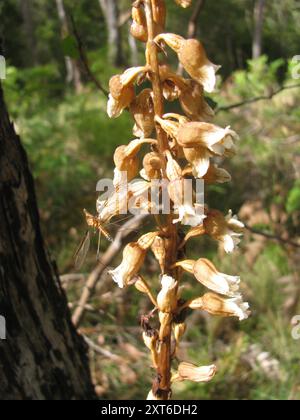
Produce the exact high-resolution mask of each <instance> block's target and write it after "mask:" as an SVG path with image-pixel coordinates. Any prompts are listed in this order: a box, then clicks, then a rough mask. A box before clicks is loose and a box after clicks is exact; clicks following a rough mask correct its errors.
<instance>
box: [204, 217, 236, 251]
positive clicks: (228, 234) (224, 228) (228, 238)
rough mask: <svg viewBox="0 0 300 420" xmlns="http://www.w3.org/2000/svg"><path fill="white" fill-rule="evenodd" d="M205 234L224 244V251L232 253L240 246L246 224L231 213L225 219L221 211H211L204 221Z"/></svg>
mask: <svg viewBox="0 0 300 420" xmlns="http://www.w3.org/2000/svg"><path fill="white" fill-rule="evenodd" d="M204 227H205V232H206V233H207V234H208V235H210V236H211V237H212V238H214V239H215V240H216V241H219V242H221V243H222V245H223V247H224V250H225V251H226V252H227V253H230V252H232V251H233V250H234V248H235V247H236V246H237V245H238V244H239V242H240V237H241V236H242V235H243V230H244V224H243V223H242V222H240V221H239V220H238V219H237V217H236V216H232V212H231V211H230V212H229V213H228V215H227V216H226V217H225V216H224V215H223V213H221V212H220V211H219V210H210V211H209V212H208V214H207V218H206V219H205V220H204Z"/></svg>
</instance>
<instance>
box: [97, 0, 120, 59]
mask: <svg viewBox="0 0 300 420" xmlns="http://www.w3.org/2000/svg"><path fill="white" fill-rule="evenodd" d="M99 4H100V7H101V9H102V13H103V15H104V17H105V20H106V27H107V32H108V58H109V61H110V63H111V64H112V65H114V66H117V67H119V66H121V65H122V64H123V51H122V36H121V25H120V21H119V19H120V10H119V5H118V0H99Z"/></svg>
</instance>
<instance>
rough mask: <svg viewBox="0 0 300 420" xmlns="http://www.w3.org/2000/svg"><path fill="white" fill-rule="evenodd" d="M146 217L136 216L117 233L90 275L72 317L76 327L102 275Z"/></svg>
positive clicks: (102, 286)
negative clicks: (125, 241) (124, 242)
mask: <svg viewBox="0 0 300 420" xmlns="http://www.w3.org/2000/svg"><path fill="white" fill-rule="evenodd" d="M145 217H146V216H145V215H139V216H135V217H134V218H133V219H130V220H129V221H128V222H127V223H125V224H124V226H122V229H120V230H119V232H118V233H117V235H116V237H115V240H114V242H113V243H112V244H111V245H110V247H109V248H108V249H107V251H106V252H105V253H104V254H103V256H102V257H101V261H100V262H99V263H98V265H97V267H96V268H95V269H94V270H93V271H92V272H91V274H90V275H89V277H88V279H87V281H86V284H85V287H84V289H83V291H82V294H81V297H80V299H79V302H78V305H77V308H76V309H75V311H74V314H73V317H72V321H73V323H74V325H75V326H76V327H78V325H79V324H80V321H81V319H82V317H83V315H84V313H85V307H86V304H87V303H88V301H89V299H90V298H91V296H92V295H93V293H94V291H95V288H96V285H97V283H98V282H99V280H100V279H101V276H102V274H103V273H104V271H105V270H106V268H107V267H108V266H109V265H110V264H111V262H112V260H113V259H114V258H115V256H116V255H117V254H118V253H119V252H120V250H121V248H122V244H123V241H124V240H125V239H126V238H127V237H128V236H129V235H130V233H132V232H133V231H135V230H136V229H138V228H139V226H140V225H141V223H142V221H143V220H144V218H145ZM108 279H109V277H108ZM109 281H110V279H109ZM104 287H106V282H104V281H103V282H102V283H101V290H103V289H104ZM99 294H101V291H99Z"/></svg>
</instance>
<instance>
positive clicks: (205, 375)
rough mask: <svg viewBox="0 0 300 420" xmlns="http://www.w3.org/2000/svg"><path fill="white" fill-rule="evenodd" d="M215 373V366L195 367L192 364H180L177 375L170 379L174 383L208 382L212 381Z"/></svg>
mask: <svg viewBox="0 0 300 420" xmlns="http://www.w3.org/2000/svg"><path fill="white" fill-rule="evenodd" d="M216 371H217V368H216V366H215V365H211V366H200V367H198V366H196V365H194V364H192V363H188V362H182V363H180V364H179V366H178V373H177V374H176V375H175V376H174V377H173V378H172V382H176V381H193V382H209V381H211V380H212V379H213V377H214V376H215V374H216Z"/></svg>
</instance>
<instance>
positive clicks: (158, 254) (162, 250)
mask: <svg viewBox="0 0 300 420" xmlns="http://www.w3.org/2000/svg"><path fill="white" fill-rule="evenodd" d="M151 250H152V252H153V254H154V256H155V258H156V259H157V261H158V263H159V266H160V269H161V272H162V273H164V272H165V265H166V247H165V241H164V239H163V238H161V237H160V236H157V237H156V238H155V239H154V242H153V244H152V246H151Z"/></svg>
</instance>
